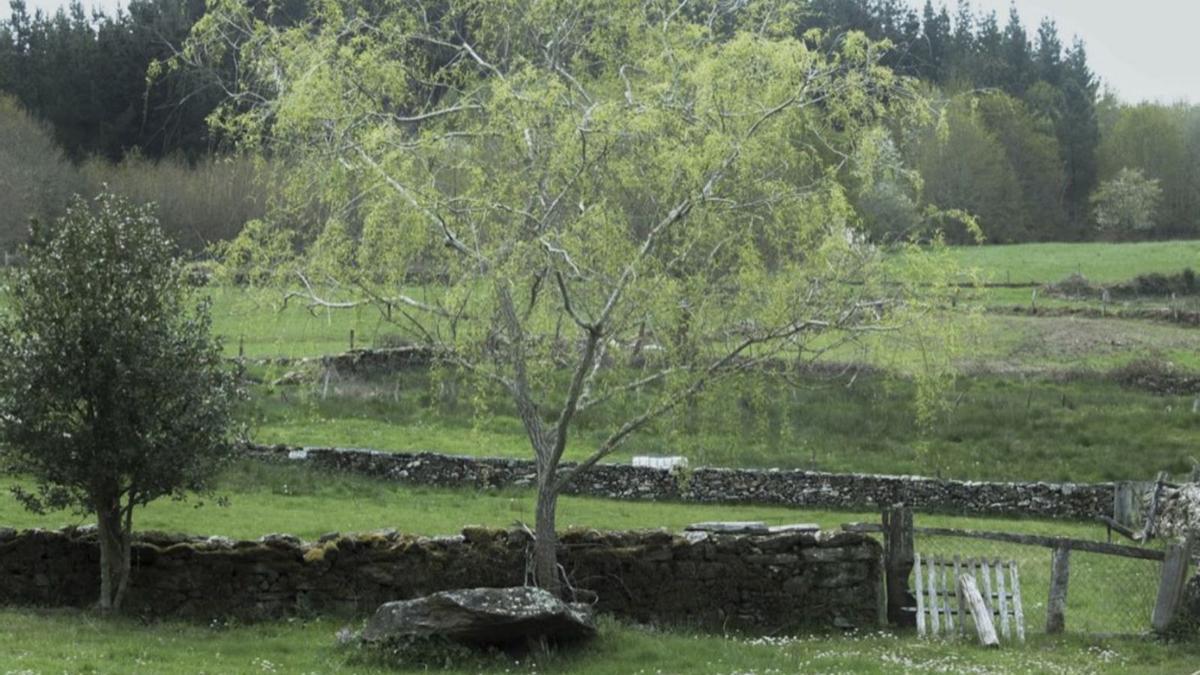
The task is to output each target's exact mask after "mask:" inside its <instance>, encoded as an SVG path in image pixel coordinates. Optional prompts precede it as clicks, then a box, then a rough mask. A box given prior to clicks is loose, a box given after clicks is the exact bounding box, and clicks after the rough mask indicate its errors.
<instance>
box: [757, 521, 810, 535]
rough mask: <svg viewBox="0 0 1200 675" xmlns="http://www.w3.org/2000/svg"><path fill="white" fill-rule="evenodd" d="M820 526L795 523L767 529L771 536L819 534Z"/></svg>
mask: <svg viewBox="0 0 1200 675" xmlns="http://www.w3.org/2000/svg"><path fill="white" fill-rule="evenodd" d="M820 530H821V526H820V525H817V524H816V523H796V524H794V525H776V526H774V527H769V528H767V531H768V532H770V533H771V534H790V533H793V532H819V531H820Z"/></svg>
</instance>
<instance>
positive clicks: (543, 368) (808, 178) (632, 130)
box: [186, 0, 948, 590]
mask: <svg viewBox="0 0 1200 675" xmlns="http://www.w3.org/2000/svg"><path fill="white" fill-rule="evenodd" d="M788 6H789V4H788V3H774V2H761V3H756V2H750V3H725V2H713V3H708V4H707V5H705V4H702V3H692V4H689V5H688V6H687V8H686V9H687V11H686V12H683V11H680V9H681V8H683V7H684V5H681V4H680V3H678V2H674V1H671V2H655V1H651V2H643V1H641V0H638V1H634V0H625V1H622V2H615V3H614V2H611V1H610V0H590V1H578V0H573V1H572V2H530V1H526V0H503V1H490V2H486V3H484V2H477V1H471V0H450V1H446V2H438V3H432V2H430V3H413V2H370V3H365V2H360V1H358V0H329V1H327V2H324V3H321V4H320V5H319V6H318V8H317V9H316V13H315V16H314V19H313V20H312V21H311V22H310V23H308V24H305V25H302V26H296V27H293V28H289V29H280V28H273V27H270V26H267V25H265V24H263V23H262V22H260V21H257V20H255V18H254V17H253V16H251V15H250V14H249V13H248V12H247V11H246V10H245V9H244V7H243V5H242V3H240V2H238V1H237V0H231V1H229V2H222V3H218V4H217V5H216V6H214V7H213V8H212V10H211V11H210V13H209V15H208V16H207V17H206V18H205V19H204V20H202V22H201V23H200V24H199V26H198V28H197V31H196V33H195V36H194V38H195V39H194V42H193V43H192V44H191V45H190V47H189V50H188V52H187V54H186V57H187V58H189V59H195V60H203V59H205V58H208V59H212V58H226V57H227V56H228V54H229V50H234V51H235V52H236V54H237V60H238V62H239V63H240V64H241V66H242V69H241V72H242V73H243V74H245V75H246V76H247V77H246V79H243V80H241V81H239V82H237V83H233V84H231V86H230V88H231V91H233V92H234V96H233V97H232V99H231V102H230V105H229V106H228V107H227V109H226V113H227V114H226V115H225V116H224V117H223V118H222V121H223V123H224V126H225V129H227V130H229V131H233V132H235V133H238V134H241V137H242V139H243V141H245V142H249V143H262V144H264V145H265V146H266V147H269V148H270V149H271V151H272V152H275V153H278V154H286V155H287V156H288V158H289V160H290V161H292V162H294V163H295V164H294V166H295V167H296V172H295V174H294V175H295V177H296V179H297V180H298V181H299V182H300V183H299V184H300V185H302V186H303V188H304V189H303V190H297V191H296V192H297V193H298V194H299V193H303V194H305V195H314V194H316V195H320V196H321V198H322V199H323V200H325V201H326V202H328V203H331V204H333V203H337V204H344V205H347V206H348V207H349V206H353V212H354V213H357V214H359V215H360V216H361V218H362V221H361V223H357V224H356V223H354V222H348V221H347V219H346V218H345V217H342V216H337V217H334V218H332V219H331V220H330V222H329V224H328V226H327V227H326V228H325V230H324V231H323V232H322V233H321V235H320V236H319V237H317V239H316V241H315V242H313V243H312V244H311V246H310V248H309V255H308V256H306V257H305V258H304V259H302V260H300V261H298V263H297V266H296V267H295V268H292V269H293V271H294V275H293V277H292V278H293V279H294V280H296V281H297V283H299V284H300V285H301V287H302V293H303V294H305V295H306V296H307V297H308V299H309V301H310V302H311V303H313V304H314V305H317V306H325V307H349V306H354V305H356V304H358V303H362V302H372V303H374V304H375V305H376V306H378V307H380V308H381V311H382V314H383V315H384V316H386V317H391V319H392V320H393V321H395V322H396V323H397V325H398V326H399V327H400V328H403V329H406V330H407V331H408V334H409V336H411V337H412V338H414V339H417V340H420V341H422V342H424V343H426V344H429V345H432V346H434V347H436V348H437V349H438V352H439V354H440V355H441V357H442V358H443V359H444V360H445V361H446V362H448V363H449V364H452V365H454V366H456V367H458V368H461V369H463V370H465V371H467V372H469V373H472V374H474V375H475V376H476V377H478V378H480V380H481V381H484V382H488V383H491V384H492V385H494V386H497V387H499V388H501V389H503V390H504V391H506V392H507V393H508V394H509V396H510V397H511V400H512V401H513V403H514V405H515V408H516V410H517V413H518V415H519V417H520V419H521V421H522V422H523V425H524V429H525V432H526V434H527V436H528V439H529V443H530V447H531V449H532V452H533V456H534V457H535V459H536V466H537V507H536V517H537V522H536V527H535V537H536V539H535V545H534V550H535V554H534V574H535V579H536V581H537V583H538V584H539V585H541V586H543V587H546V588H549V589H552V590H559V589H560V588H561V584H562V581H563V578H562V575H561V572H560V570H559V569H558V567H557V561H556V557H555V556H556V542H557V539H556V534H555V512H556V507H557V500H558V495H559V494H560V493H561V491H562V490H563V489H564V488H565V487H566V486H567V485H568V484H569V483H570V482H571V481H573V480H575V479H576V478H577V477H578V476H579V475H580V474H581V473H582V472H584V471H586V470H587V469H588V468H589V467H591V466H593V465H594V464H596V463H597V462H599V461H601V460H602V459H604V458H605V457H608V456H610V455H611V454H612V453H614V452H615V451H617V450H618V449H620V448H621V447H622V446H623V445H624V444H625V443H626V442H627V441H628V440H629V439H630V437H631V436H632V435H633V434H635V433H637V432H638V431H640V430H642V429H644V428H645V427H646V426H647V425H649V424H650V423H652V422H653V421H654V420H655V419H657V418H659V417H661V416H663V415H666V414H668V413H670V412H672V411H673V410H675V409H676V408H677V407H678V406H680V405H681V404H683V403H684V402H686V401H687V400H688V399H689V398H691V397H692V396H694V395H696V394H697V393H698V392H700V391H701V390H702V389H703V388H704V387H705V386H706V385H707V384H708V383H710V382H712V381H713V380H714V379H715V378H719V377H724V376H726V375H729V374H731V373H736V372H742V371H745V370H747V369H751V368H756V367H759V366H763V364H766V363H771V364H774V365H776V366H778V367H786V366H787V364H791V363H793V362H795V361H796V360H805V359H811V358H813V357H814V356H815V355H817V354H820V353H823V352H825V351H827V350H830V349H833V348H835V347H836V346H837V345H838V344H840V343H841V342H844V341H846V340H849V339H855V338H857V337H858V336H862V335H865V334H870V333H879V332H884V331H887V330H890V329H892V328H894V327H896V326H897V325H898V322H901V321H903V320H904V319H903V317H904V316H908V315H909V314H910V313H913V312H919V311H921V309H922V308H923V307H927V306H928V305H923V304H921V303H918V302H915V301H913V302H907V303H906V302H902V300H903V299H905V298H909V297H912V296H915V295H917V294H916V293H914V292H913V291H914V285H913V284H915V283H916V282H915V281H914V279H915V278H916V277H920V278H921V280H922V283H924V282H933V283H934V285H933V286H932V287H929V288H922V289H921V293H920V296H921V297H922V299H923V300H922V302H924V303H936V302H938V300H937V298H938V295H939V290H944V289H946V288H948V286H947V284H946V283H944V282H945V281H946V280H945V279H931V278H929V274H933V273H939V272H941V273H944V272H947V271H948V270H947V268H946V267H944V266H941V265H926V264H925V261H924V258H923V256H921V255H919V254H918V253H916V252H912V253H911V255H909V256H899V257H898V258H895V259H893V260H892V262H893V263H895V264H894V265H887V266H885V265H884V264H883V263H884V259H883V255H882V253H881V252H880V251H879V250H877V249H875V248H873V247H872V246H870V245H868V244H866V243H865V242H864V239H863V238H862V237H860V236H859V235H858V234H857V233H856V232H854V231H853V229H852V228H851V227H850V224H851V222H852V220H853V212H852V210H851V208H850V207H849V205H848V202H847V199H846V197H845V196H844V194H843V191H842V188H841V186H840V184H839V182H838V177H839V173H840V172H841V170H842V169H843V167H844V165H845V164H846V162H847V161H848V158H849V157H850V155H851V153H852V151H853V148H854V146H855V144H856V142H857V141H858V140H859V138H860V137H861V136H862V134H863V132H864V131H865V130H867V129H870V128H874V127H875V126H877V125H878V124H879V123H880V121H881V119H883V118H885V117H887V116H900V115H905V114H909V112H910V111H909V109H908V105H909V103H910V102H911V100H912V97H911V92H910V91H909V90H908V88H907V86H906V84H905V83H904V82H902V81H900V80H898V79H897V78H896V77H895V76H894V75H893V74H892V73H891V72H890V71H889V70H888V69H886V68H883V67H881V66H880V65H879V62H880V59H881V58H882V56H883V54H884V50H883V48H882V47H881V46H879V45H876V44H873V43H871V42H870V41H869V40H867V39H866V38H865V37H864V36H862V35H861V34H853V33H851V34H846V35H841V36H838V37H836V39H834V40H826V39H825V38H824V37H823V36H820V35H812V36H810V37H812V38H813V41H812V43H808V42H805V41H801V40H798V39H795V38H793V37H791V36H792V35H793V34H794V32H795V29H796V26H795V25H794V24H792V23H791V22H790V20H789V17H788V13H787V11H786V10H787V7H788ZM716 27H721V31H720V32H717V31H716ZM830 43H832V44H835V45H836V47H834V48H832V49H831V51H828V52H826V51H822V50H820V49H817V48H814V47H813V45H816V44H830ZM349 212H350V209H349V208H347V209H346V210H344V211H340V212H339V213H349ZM261 234H262V233H261V232H260V233H259V235H261ZM302 234H303V233H301V235H302ZM317 269H320V270H321V271H322V274H320V275H318V274H315V273H314V272H315V271H316V270H317ZM323 279H332V280H334V281H336V283H337V286H336V287H335V286H332V285H330V284H328V283H325V282H322V280H323ZM322 283H325V285H324V286H322V285H321V284H322ZM939 284H940V285H939ZM336 294H340V295H342V296H344V297H338V298H335V297H333V296H334V295H336ZM633 393H636V395H637V397H636V399H634V398H629V397H627V396H631V395H632V394H633ZM622 398H625V404H626V405H632V404H631V403H630V402H631V401H632V402H634V403H636V404H637V405H639V406H640V412H636V413H634V414H631V415H630V416H629V417H628V418H627V419H625V421H624V422H623V423H621V424H620V425H619V426H618V427H616V428H614V429H612V430H611V433H610V434H609V435H608V436H607V438H605V439H604V440H603V441H601V442H600V443H599V444H598V445H597V446H596V447H594V448H593V449H592V450H591V452H590V453H589V454H587V455H586V456H585V457H583V458H582V461H580V462H578V463H577V464H575V465H571V466H565V465H563V464H562V460H563V456H564V453H565V451H566V449H567V444H568V440H569V439H570V437H571V433H572V429H573V425H574V423H575V420H577V419H578V418H579V417H580V416H581V415H587V414H590V413H591V412H592V411H593V410H596V409H599V408H601V407H604V406H609V405H611V404H613V403H614V401H618V400H621V399H622Z"/></svg>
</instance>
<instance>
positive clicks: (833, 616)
mask: <svg viewBox="0 0 1200 675" xmlns="http://www.w3.org/2000/svg"><path fill="white" fill-rule="evenodd" d="M529 544H530V539H529V536H528V535H527V534H525V532H524V531H522V530H512V531H501V530H486V529H476V528H470V529H466V530H464V531H463V533H462V534H461V535H457V536H453V537H437V538H427V537H413V536H406V535H400V534H396V533H395V532H391V531H387V532H378V533H369V534H358V535H345V536H342V535H338V534H330V535H326V536H324V537H322V538H321V539H320V540H319V541H317V542H312V543H307V542H302V541H300V540H298V539H296V538H294V537H290V536H287V535H269V536H267V537H263V538H262V539H260V540H258V541H231V540H228V539H223V538H219V537H212V538H200V537H185V536H170V535H163V534H153V533H147V534H143V535H141V536H140V537H139V538H138V539H137V540H136V542H135V544H134V549H133V553H134V560H135V567H134V572H133V579H132V583H131V587H130V591H129V595H128V598H127V600H126V608H127V609H128V610H129V611H130V612H132V613H135V614H140V615H147V616H154V617H167V616H172V617H188V618H199V619H209V618H213V617H239V618H243V619H247V620H254V619H267V618H278V617H282V616H290V615H304V614H316V613H321V614H341V615H364V614H368V613H370V612H373V611H374V610H375V609H376V608H377V607H378V606H379V605H380V604H382V603H384V602H388V601H391V600H401V599H407V598H413V597H418V596H421V595H425V594H428V593H432V592H435V591H440V590H447V589H456V588H473V587H504V586H516V585H521V583H522V582H523V580H524V578H525V565H526V560H527V555H528V547H529ZM559 556H560V562H561V564H562V565H563V567H564V568H565V569H566V571H567V574H568V575H569V576H570V578H571V579H572V583H573V584H574V585H575V586H576V588H578V589H580V590H581V592H583V594H584V595H587V596H588V597H592V594H594V598H595V602H596V608H597V609H598V610H599V611H601V612H606V613H610V614H614V615H617V616H620V617H625V618H627V619H631V620H635V621H639V622H655V623H668V624H683V625H691V626H697V627H704V628H711V629H725V628H742V629H748V630H754V631H763V632H771V633H774V632H776V631H791V630H796V629H806V630H807V629H821V628H827V627H841V628H845V627H850V626H857V627H863V628H869V627H874V626H876V625H878V622H879V603H880V601H881V594H882V590H881V581H880V579H881V556H882V551H881V548H880V546H879V544H878V543H876V542H875V541H874V540H873V539H871V538H869V537H865V536H862V535H856V534H848V533H842V532H838V533H832V532H788V533H780V534H772V535H755V536H748V535H730V534H708V533H688V534H687V536H677V535H672V534H670V533H668V532H665V531H649V532H597V531H594V530H586V531H569V532H565V533H563V534H562V536H561V542H560V550H559ZM98 558H99V550H98V547H97V544H96V535H95V533H94V531H91V530H87V529H66V530H61V531H46V530H26V531H20V532H18V531H15V530H0V602H4V603H11V604H25V605H37V606H86V605H89V604H91V603H93V602H94V601H95V598H96V597H98V595H99V589H98V574H99V572H98V570H99V562H98ZM589 592H590V593H589ZM581 599H582V598H581Z"/></svg>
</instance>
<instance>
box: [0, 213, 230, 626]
mask: <svg viewBox="0 0 1200 675" xmlns="http://www.w3.org/2000/svg"><path fill="white" fill-rule="evenodd" d="M25 253H26V257H27V264H26V265H25V266H24V267H22V268H21V269H20V270H19V271H17V272H16V280H15V282H14V283H13V284H12V286H11V288H10V289H9V293H8V303H9V310H8V313H7V314H6V315H5V316H4V317H3V321H2V322H0V438H2V439H3V450H2V451H0V452H3V455H2V457H3V459H4V460H5V464H6V465H7V468H8V469H9V470H11V471H14V472H15V473H16V474H17V475H20V476H28V477H30V478H32V479H33V480H34V481H35V484H36V489H35V490H33V491H27V490H25V489H22V488H20V487H17V488H14V492H15V493H16V495H17V496H18V497H19V498H20V499H21V500H22V501H23V502H24V503H25V505H26V506H27V507H29V508H31V509H33V510H39V511H40V510H43V509H58V508H68V507H72V508H75V509H76V510H78V511H79V512H80V513H87V514H95V516H96V524H97V535H98V539H99V544H100V598H99V607H100V608H101V609H102V610H105V611H115V610H118V609H120V606H121V602H122V599H123V598H124V596H125V592H126V590H127V589H128V586H129V578H130V562H131V561H130V542H131V535H132V527H133V513H134V509H136V508H137V507H139V506H143V505H145V504H148V503H149V502H151V501H153V500H155V499H158V498H160V497H164V496H169V495H170V496H180V495H182V494H184V492H185V491H187V490H203V489H205V488H206V487H207V485H208V479H209V478H210V477H211V476H212V475H213V474H214V473H215V472H216V471H217V470H218V469H219V468H220V467H221V464H222V461H223V460H224V459H225V458H227V457H228V456H229V453H230V448H231V447H232V444H231V443H229V442H228V439H227V438H226V430H227V429H228V428H229V423H230V414H231V409H232V408H231V403H232V402H233V400H234V397H235V395H236V391H237V388H236V384H235V382H234V378H233V375H232V373H231V372H230V371H229V369H228V367H227V366H226V364H225V362H224V359H223V358H222V356H221V349H220V346H219V344H218V343H217V342H216V341H215V340H214V339H213V338H212V337H211V335H210V332H209V319H208V311H207V305H206V304H205V303H200V304H198V305H195V306H189V305H190V301H189V297H190V294H191V290H190V289H189V288H188V286H187V284H186V283H185V281H184V276H183V274H182V273H181V272H182V270H181V267H180V265H179V264H178V263H177V261H176V260H175V258H174V257H173V256H172V253H171V245H170V244H169V243H168V241H167V240H166V239H165V238H164V237H163V235H162V233H161V232H160V231H159V229H158V226H157V222H156V220H155V219H154V218H153V216H152V215H151V214H150V213H149V211H148V209H146V208H136V207H133V206H131V205H130V204H128V203H127V202H125V201H123V200H122V199H121V198H119V197H115V196H112V195H109V194H102V195H100V196H99V197H97V198H96V199H95V200H94V201H93V202H91V203H89V202H87V201H85V200H83V199H81V198H78V199H77V200H76V201H75V202H74V203H73V204H72V205H71V206H70V207H69V208H68V210H67V213H66V215H65V216H63V217H62V218H61V219H60V220H58V221H57V222H55V223H54V224H45V225H36V224H35V226H34V230H33V234H32V237H31V239H30V241H29V243H28V244H27V245H26V247H25Z"/></svg>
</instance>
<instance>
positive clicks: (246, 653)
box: [0, 609, 1200, 675]
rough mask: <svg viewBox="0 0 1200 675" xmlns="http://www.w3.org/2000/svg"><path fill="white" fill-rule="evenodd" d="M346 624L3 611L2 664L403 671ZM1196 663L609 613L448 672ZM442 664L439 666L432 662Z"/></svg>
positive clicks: (1090, 667) (1164, 654)
mask: <svg viewBox="0 0 1200 675" xmlns="http://www.w3.org/2000/svg"><path fill="white" fill-rule="evenodd" d="M341 627H342V624H341V623H340V622H336V621H330V620H317V621H310V622H287V623H270V624H259V625H254V626H215V627H208V626H201V625H195V624H187V623H175V622H162V623H151V624H145V623H142V622H140V621H135V620H125V619H99V618H97V617H94V616H92V615H89V614H86V613H80V612H67V611H38V610H25V609H0V670H2V671H4V672H11V673H30V674H34V673H37V674H40V673H63V672H68V673H113V674H122V675H124V674H126V673H155V674H162V675H171V674H181V675H182V674H187V675H200V674H205V673H211V674H218V673H219V674H221V675H242V674H252V673H253V674H262V673H289V674H290V673H395V672H424V670H425V669H424V668H421V667H415V666H413V667H404V666H403V665H399V666H397V667H395V668H388V669H384V668H380V667H377V666H373V665H371V664H369V663H366V662H364V661H363V660H362V659H361V657H360V656H359V655H357V654H356V653H355V652H354V651H353V650H350V649H346V648H337V647H335V646H334V642H335V640H334V634H335V632H336V631H337V630H338V629H339V628H341ZM1198 660H1200V649H1197V647H1195V646H1191V645H1185V644H1184V645H1181V644H1173V645H1161V644H1157V643H1153V642H1149V641H1145V640H1140V639H1104V640H1101V639H1088V638H1063V639H1049V638H1034V639H1032V640H1031V641H1030V642H1029V643H1028V644H1026V645H1024V646H1023V647H1020V648H1016V647H1010V646H1006V647H1003V648H1001V649H999V650H984V649H981V648H978V647H975V646H973V645H971V644H966V643H958V642H953V643H951V642H940V641H920V640H916V639H914V638H912V637H909V636H907V635H899V636H898V635H894V634H891V633H874V634H861V635H860V634H852V635H847V636H814V637H804V638H778V639H768V640H761V639H760V640H756V639H751V638H742V637H738V636H719V635H697V634H693V633H688V632H686V631H663V630H653V629H647V628H644V627H634V626H628V625H624V624H621V623H618V622H615V621H611V620H604V621H601V633H600V636H599V638H598V639H596V640H595V641H594V642H592V643H591V644H589V645H587V646H586V647H583V648H581V649H577V650H573V651H567V650H561V651H554V652H551V653H549V654H535V655H532V656H527V657H525V658H522V659H518V660H514V659H511V658H507V657H503V656H493V657H491V658H481V659H479V660H478V661H476V662H474V663H471V664H469V665H467V666H466V667H461V668H450V669H447V670H446V671H445V672H461V673H473V672H498V673H499V672H512V673H581V674H597V675H599V674H606V675H607V674H611V675H618V674H619V675H641V674H652V673H669V674H675V673H706V674H707V673H712V674H722V673H802V672H823V673H835V672H836V673H866V674H874V673H878V674H888V675H891V674H893V673H897V672H939V673H945V672H957V673H961V672H977V673H984V672H986V673H1017V672H1021V673H1047V672H1054V673H1063V674H1068V673H1130V674H1137V673H1146V674H1150V673H1155V674H1160V675H1167V674H1172V673H1180V674H1184V675H1186V674H1188V673H1192V672H1194V670H1195V664H1196V663H1197V661H1198ZM434 670H438V669H437V668H434Z"/></svg>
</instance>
